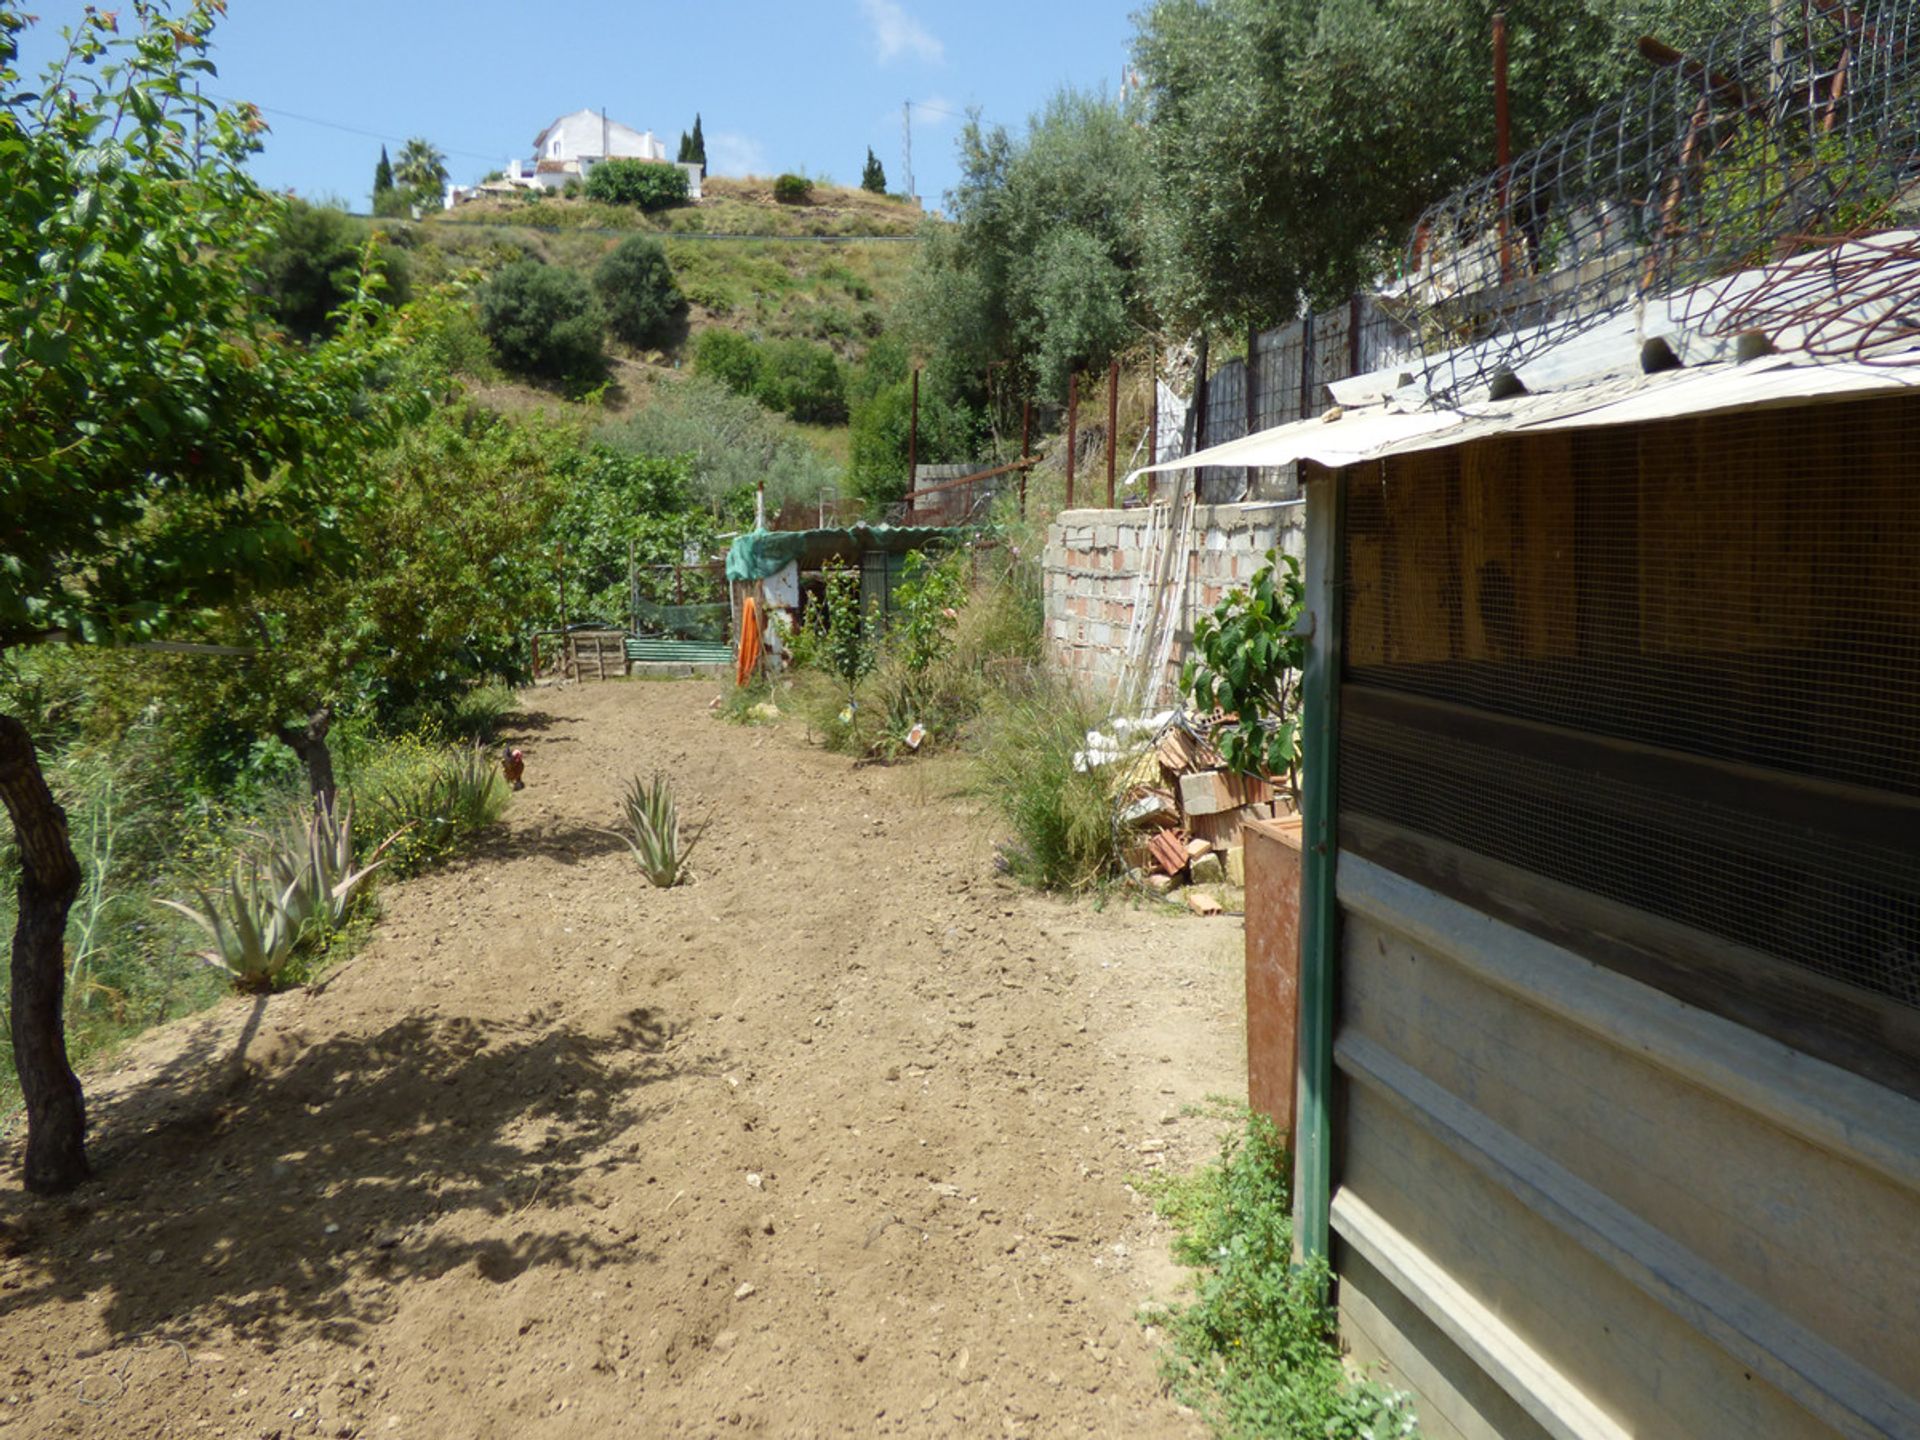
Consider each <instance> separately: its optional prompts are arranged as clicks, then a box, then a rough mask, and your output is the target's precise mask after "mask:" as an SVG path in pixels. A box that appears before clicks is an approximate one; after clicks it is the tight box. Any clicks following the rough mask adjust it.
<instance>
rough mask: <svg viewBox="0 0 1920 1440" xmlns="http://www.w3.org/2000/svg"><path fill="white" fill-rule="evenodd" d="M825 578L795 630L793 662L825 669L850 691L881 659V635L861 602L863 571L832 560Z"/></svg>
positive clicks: (824, 575) (829, 562)
mask: <svg viewBox="0 0 1920 1440" xmlns="http://www.w3.org/2000/svg"><path fill="white" fill-rule="evenodd" d="M822 578H823V580H824V582H825V585H826V589H825V591H824V593H823V594H822V595H821V597H820V598H819V599H818V600H817V601H815V602H814V603H813V604H812V605H810V606H809V607H808V608H807V612H806V615H805V617H804V623H803V624H802V625H801V627H800V629H799V630H797V631H795V632H794V636H793V654H794V663H795V664H797V665H810V666H813V667H815V668H817V669H819V670H822V671H824V672H825V673H827V674H829V675H832V676H834V677H835V678H837V679H838V680H839V681H840V683H841V684H843V685H845V686H846V687H847V688H848V690H849V691H851V690H852V688H853V687H854V686H855V685H857V684H859V683H860V681H861V679H862V678H863V677H864V676H865V675H866V674H867V673H868V672H869V671H870V670H872V669H873V667H874V663H875V661H876V660H877V659H878V658H879V645H878V637H877V636H875V634H874V626H873V619H872V617H871V616H870V615H869V614H868V613H867V612H866V610H865V609H864V608H863V607H862V606H861V604H860V572H859V571H857V570H854V569H852V568H851V567H849V566H847V565H844V564H842V563H841V562H840V561H838V560H830V561H828V562H827V565H826V569H825V571H824V573H823V576H822Z"/></svg>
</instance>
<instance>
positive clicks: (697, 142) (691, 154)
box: [687, 110, 707, 170]
mask: <svg viewBox="0 0 1920 1440" xmlns="http://www.w3.org/2000/svg"><path fill="white" fill-rule="evenodd" d="M687 159H689V160H691V161H692V162H693V163H694V164H696V165H698V166H699V167H700V168H701V169H703V170H704V169H706V166H707V139H706V136H704V135H702V134H701V133H700V112H699V111H698V110H696V111H694V112H693V145H692V146H691V147H690V148H689V150H688V152H687Z"/></svg>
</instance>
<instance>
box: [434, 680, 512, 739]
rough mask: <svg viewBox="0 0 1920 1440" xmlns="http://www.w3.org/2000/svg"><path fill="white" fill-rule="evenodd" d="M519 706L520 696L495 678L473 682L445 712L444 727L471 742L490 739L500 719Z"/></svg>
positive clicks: (453, 734) (495, 731) (455, 736)
mask: <svg viewBox="0 0 1920 1440" xmlns="http://www.w3.org/2000/svg"><path fill="white" fill-rule="evenodd" d="M519 708H520V697H519V696H518V695H516V694H514V693H513V687H512V686H510V685H503V684H501V683H500V682H499V681H497V680H492V681H488V682H486V683H485V684H481V685H475V686H474V687H473V688H472V689H470V690H468V691H466V692H465V693H464V694H462V695H461V696H460V697H459V698H458V699H457V700H455V701H454V702H453V704H452V706H451V707H450V708H449V710H448V712H447V731H448V733H450V734H451V735H452V736H453V737H454V738H455V739H458V740H465V741H468V742H470V743H472V744H476V745H478V744H483V743H485V742H486V741H488V740H491V739H492V738H493V737H494V735H495V734H496V733H497V732H498V731H499V729H500V722H501V721H502V720H504V719H506V718H507V716H509V715H511V714H513V713H514V712H515V711H516V710H518V709H519Z"/></svg>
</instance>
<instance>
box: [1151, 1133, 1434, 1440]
mask: <svg viewBox="0 0 1920 1440" xmlns="http://www.w3.org/2000/svg"><path fill="white" fill-rule="evenodd" d="M1226 1113H1227V1114H1229V1115H1231V1116H1232V1117H1234V1118H1235V1119H1236V1120H1237V1121H1238V1122H1239V1123H1238V1125H1236V1127H1235V1129H1234V1130H1232V1131H1230V1132H1229V1133H1228V1134H1227V1135H1226V1137H1225V1138H1224V1140H1223V1141H1222V1142H1221V1147H1220V1159H1219V1161H1218V1162H1217V1163H1215V1164H1213V1165H1210V1166H1208V1167H1207V1168H1205V1169H1203V1170H1201V1171H1200V1172H1199V1173H1198V1174H1195V1175H1192V1176H1187V1177H1178V1176H1170V1177H1155V1178H1151V1179H1148V1180H1145V1181H1143V1182H1138V1183H1141V1184H1142V1187H1143V1188H1144V1189H1145V1191H1146V1193H1147V1194H1148V1195H1149V1196H1150V1197H1151V1198H1152V1199H1153V1201H1154V1203H1155V1206H1156V1208H1157V1209H1158V1210H1159V1211H1160V1213H1161V1214H1162V1215H1164V1216H1166V1217H1167V1218H1168V1219H1169V1220H1171V1221H1172V1222H1173V1224H1174V1226H1175V1227H1176V1228H1177V1229H1178V1231H1179V1232H1180V1233H1179V1238H1177V1239H1176V1240H1175V1241H1174V1245H1173V1254H1174V1258H1175V1259H1177V1260H1178V1261H1180V1263H1181V1264H1183V1265H1188V1266H1191V1267H1192V1268H1193V1269H1194V1270H1195V1271H1197V1272H1198V1273H1197V1275H1196V1277H1195V1280H1194V1298H1193V1300H1192V1302H1191V1303H1189V1304H1185V1305H1176V1306H1173V1307H1171V1308H1169V1309H1166V1310H1159V1311H1152V1312H1149V1316H1148V1318H1149V1319H1150V1320H1152V1321H1153V1322H1154V1323H1156V1324H1160V1325H1164V1326H1165V1327H1166V1330H1167V1334H1168V1336H1169V1338H1170V1339H1171V1341H1172V1344H1173V1353H1172V1354H1171V1355H1170V1356H1168V1357H1167V1359H1166V1362H1165V1365H1166V1371H1167V1376H1168V1379H1169V1380H1170V1381H1171V1382H1172V1384H1173V1389H1174V1393H1175V1394H1176V1395H1177V1396H1178V1397H1179V1398H1180V1399H1181V1400H1182V1401H1183V1402H1185V1403H1186V1404H1188V1405H1191V1406H1193V1407H1194V1408H1195V1409H1196V1410H1198V1411H1200V1413H1201V1414H1202V1415H1204V1416H1206V1418H1207V1419H1208V1420H1209V1421H1210V1422H1211V1424H1212V1426H1213V1428H1214V1430H1215V1432H1216V1433H1218V1434H1220V1435H1225V1436H1247V1437H1252V1436H1276V1437H1279V1440H1415V1437H1417V1436H1418V1434H1419V1431H1418V1428H1417V1426H1416V1424H1415V1421H1414V1416H1413V1412H1412V1407H1411V1406H1410V1405H1409V1404H1408V1402H1407V1400H1406V1397H1405V1396H1401V1395H1396V1394H1393V1393H1392V1392H1390V1391H1387V1390H1385V1389H1383V1388H1381V1387H1380V1386H1378V1385H1373V1384H1355V1383H1353V1382H1351V1381H1349V1380H1348V1378H1347V1374H1346V1368H1345V1367H1344V1366H1343V1365H1342V1364H1341V1362H1340V1351H1339V1346H1338V1343H1337V1341H1336V1339H1335V1334H1334V1318H1333V1314H1332V1312H1331V1311H1329V1310H1328V1308H1327V1306H1326V1303H1325V1301H1324V1300H1323V1299H1322V1298H1321V1297H1322V1296H1323V1295H1324V1294H1325V1287H1326V1278H1327V1277H1326V1266H1325V1264H1324V1262H1323V1263H1320V1264H1317V1265H1311V1266H1302V1267H1299V1268H1297V1269H1296V1268H1295V1267H1294V1265H1293V1223H1292V1197H1291V1195H1290V1194H1289V1189H1290V1187H1289V1184H1288V1177H1289V1176H1290V1175H1291V1173H1292V1166H1291V1162H1290V1158H1289V1156H1288V1155H1287V1152H1286V1147H1285V1143H1284V1141H1283V1140H1282V1138H1281V1136H1280V1134H1279V1132H1278V1130H1276V1129H1275V1127H1274V1124H1273V1122H1272V1121H1271V1120H1269V1119H1267V1117H1266V1116H1264V1115H1254V1114H1249V1113H1248V1112H1247V1111H1246V1110H1245V1109H1244V1108H1242V1107H1239V1106H1230V1107H1227V1111H1226Z"/></svg>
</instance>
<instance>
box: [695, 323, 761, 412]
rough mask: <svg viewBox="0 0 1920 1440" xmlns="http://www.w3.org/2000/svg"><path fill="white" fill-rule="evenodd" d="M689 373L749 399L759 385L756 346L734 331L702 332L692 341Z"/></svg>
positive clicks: (752, 341) (758, 354)
mask: <svg viewBox="0 0 1920 1440" xmlns="http://www.w3.org/2000/svg"><path fill="white" fill-rule="evenodd" d="M693 373H694V374H696V375H703V376H705V377H706V378H707V379H709V380H714V381H717V382H718V383H720V384H722V385H724V386H726V387H727V388H728V389H729V390H731V391H733V393H734V394H736V395H749V396H750V395H752V394H753V393H754V391H755V390H756V389H758V388H759V384H760V346H759V345H758V344H757V343H755V342H754V340H753V339H752V338H751V337H749V336H746V335H742V334H741V333H740V332H739V331H738V330H722V329H717V328H716V329H711V330H702V331H701V332H700V338H699V339H697V340H695V341H694V342H693Z"/></svg>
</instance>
